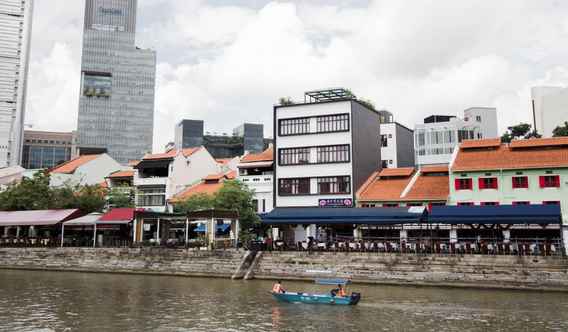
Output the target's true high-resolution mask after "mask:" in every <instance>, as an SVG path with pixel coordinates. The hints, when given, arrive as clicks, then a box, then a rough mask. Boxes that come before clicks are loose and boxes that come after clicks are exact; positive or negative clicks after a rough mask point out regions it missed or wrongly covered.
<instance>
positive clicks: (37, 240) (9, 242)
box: [0, 237, 92, 248]
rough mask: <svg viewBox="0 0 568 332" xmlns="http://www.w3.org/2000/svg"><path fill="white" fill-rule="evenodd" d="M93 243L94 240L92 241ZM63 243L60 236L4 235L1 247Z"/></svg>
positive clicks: (0, 239)
mask: <svg viewBox="0 0 568 332" xmlns="http://www.w3.org/2000/svg"><path fill="white" fill-rule="evenodd" d="M91 244H92V241H91ZM60 245H61V238H58V237H2V238H0V247H12V248H14V247H57V246H60Z"/></svg>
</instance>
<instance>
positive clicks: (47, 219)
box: [0, 209, 82, 226]
mask: <svg viewBox="0 0 568 332" xmlns="http://www.w3.org/2000/svg"><path fill="white" fill-rule="evenodd" d="M81 214H82V213H81V211H79V210H78V209H68V210H32V211H0V226H42V225H44V226H45V225H55V224H58V223H60V222H63V221H67V220H71V219H74V218H77V217H79V216H81Z"/></svg>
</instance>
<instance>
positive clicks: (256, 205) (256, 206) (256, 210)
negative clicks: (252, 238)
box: [252, 199, 259, 213]
mask: <svg viewBox="0 0 568 332" xmlns="http://www.w3.org/2000/svg"><path fill="white" fill-rule="evenodd" d="M252 208H253V209H254V212H257V213H258V212H259V211H258V199H253V200H252Z"/></svg>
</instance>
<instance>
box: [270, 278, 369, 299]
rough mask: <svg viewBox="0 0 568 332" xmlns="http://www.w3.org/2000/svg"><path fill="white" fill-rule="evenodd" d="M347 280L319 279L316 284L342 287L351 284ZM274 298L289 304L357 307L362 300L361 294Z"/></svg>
mask: <svg viewBox="0 0 568 332" xmlns="http://www.w3.org/2000/svg"><path fill="white" fill-rule="evenodd" d="M349 282H350V281H349V280H345V279H317V280H316V283H317V284H320V285H342V286H345V285H347V284H348V283H349ZM271 294H272V296H274V298H276V299H277V300H278V301H281V302H288V303H307V304H337V305H357V303H359V300H361V293H356V292H353V293H351V295H349V296H337V295H335V294H334V293H333V292H330V293H329V294H309V293H293V292H284V293H274V292H271Z"/></svg>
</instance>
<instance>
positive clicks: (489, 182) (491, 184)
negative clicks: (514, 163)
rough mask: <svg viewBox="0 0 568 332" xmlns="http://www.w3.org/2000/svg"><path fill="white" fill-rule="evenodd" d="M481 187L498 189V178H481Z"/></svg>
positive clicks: (481, 188)
mask: <svg viewBox="0 0 568 332" xmlns="http://www.w3.org/2000/svg"><path fill="white" fill-rule="evenodd" d="M479 189H480V190H483V189H497V178H479Z"/></svg>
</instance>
